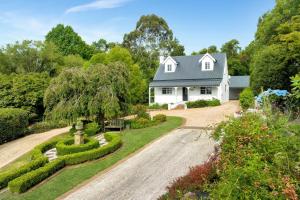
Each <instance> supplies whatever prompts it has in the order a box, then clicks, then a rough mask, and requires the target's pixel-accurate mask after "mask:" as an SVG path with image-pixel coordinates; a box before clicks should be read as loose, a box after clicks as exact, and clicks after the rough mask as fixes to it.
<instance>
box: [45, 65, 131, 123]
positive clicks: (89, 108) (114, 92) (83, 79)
mask: <svg viewBox="0 0 300 200" xmlns="http://www.w3.org/2000/svg"><path fill="white" fill-rule="evenodd" d="M128 82H129V81H128V70H127V69H126V67H125V65H124V64H122V63H119V62H116V63H110V64H108V65H103V64H96V65H94V66H92V67H89V68H88V69H83V68H70V69H65V70H64V71H62V73H61V74H60V75H59V76H58V77H56V78H54V79H53V80H52V81H51V83H50V86H49V87H48V89H47V90H46V92H45V98H44V105H45V107H46V116H47V118H50V119H53V120H59V119H69V120H71V121H74V120H76V119H77V118H78V117H81V116H85V117H96V118H97V120H98V122H101V123H102V122H103V120H104V119H105V118H108V119H109V118H113V117H115V116H119V115H121V114H123V113H126V112H127V109H128V103H129V100H128V97H129V92H128V89H129V85H128Z"/></svg>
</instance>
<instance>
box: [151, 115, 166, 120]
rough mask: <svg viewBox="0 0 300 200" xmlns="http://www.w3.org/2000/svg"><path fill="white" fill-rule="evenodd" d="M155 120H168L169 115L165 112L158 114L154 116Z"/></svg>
mask: <svg viewBox="0 0 300 200" xmlns="http://www.w3.org/2000/svg"><path fill="white" fill-rule="evenodd" d="M153 120H154V121H157V122H165V121H167V116H166V115H164V114H158V115H155V116H154V117H153Z"/></svg>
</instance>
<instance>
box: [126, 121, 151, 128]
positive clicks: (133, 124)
mask: <svg viewBox="0 0 300 200" xmlns="http://www.w3.org/2000/svg"><path fill="white" fill-rule="evenodd" d="M151 125H152V123H151V120H149V119H146V118H135V119H133V120H131V123H130V127H131V128H132V129H139V128H146V127H148V126H151Z"/></svg>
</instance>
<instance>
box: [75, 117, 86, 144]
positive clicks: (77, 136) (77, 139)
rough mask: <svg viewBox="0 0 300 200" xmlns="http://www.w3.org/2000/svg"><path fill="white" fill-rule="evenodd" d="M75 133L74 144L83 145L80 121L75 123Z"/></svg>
mask: <svg viewBox="0 0 300 200" xmlns="http://www.w3.org/2000/svg"><path fill="white" fill-rule="evenodd" d="M75 128H76V130H77V132H76V133H74V144H77V145H79V144H83V143H84V137H83V131H82V130H83V123H82V121H81V120H79V121H77V123H76V126H75Z"/></svg>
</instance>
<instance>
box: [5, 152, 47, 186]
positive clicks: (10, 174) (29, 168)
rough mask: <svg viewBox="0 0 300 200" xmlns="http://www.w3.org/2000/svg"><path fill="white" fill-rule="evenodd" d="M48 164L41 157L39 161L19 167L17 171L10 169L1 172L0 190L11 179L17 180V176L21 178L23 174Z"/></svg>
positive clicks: (44, 158) (45, 159)
mask: <svg viewBox="0 0 300 200" xmlns="http://www.w3.org/2000/svg"><path fill="white" fill-rule="evenodd" d="M47 162H48V158H46V157H41V158H39V159H36V160H34V161H32V162H30V163H28V164H26V165H23V166H22V167H19V168H18V169H12V170H8V171H6V172H3V173H1V174H0V189H2V188H5V187H6V186H7V184H8V182H10V181H11V180H13V179H16V178H18V177H19V176H22V175H23V174H26V173H28V172H30V171H32V170H35V169H38V168H40V167H42V166H44V165H45V164H46V163H47Z"/></svg>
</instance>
